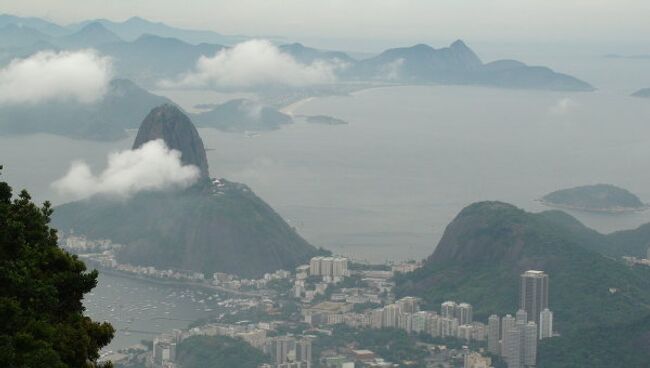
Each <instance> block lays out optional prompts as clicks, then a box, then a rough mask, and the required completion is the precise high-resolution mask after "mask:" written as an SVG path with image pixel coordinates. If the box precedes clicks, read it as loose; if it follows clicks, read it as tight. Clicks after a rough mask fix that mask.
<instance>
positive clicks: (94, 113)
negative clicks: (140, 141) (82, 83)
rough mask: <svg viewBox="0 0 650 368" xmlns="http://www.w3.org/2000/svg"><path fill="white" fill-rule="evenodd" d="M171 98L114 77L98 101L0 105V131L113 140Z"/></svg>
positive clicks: (136, 125) (124, 133)
mask: <svg viewBox="0 0 650 368" xmlns="http://www.w3.org/2000/svg"><path fill="white" fill-rule="evenodd" d="M170 102H171V101H170V100H168V99H167V98H165V97H161V96H157V95H154V94H152V93H149V92H147V91H146V90H144V89H142V88H140V87H138V86H137V85H136V84H135V83H133V82H131V81H129V80H125V79H114V80H112V81H111V83H110V85H109V89H108V92H107V93H106V95H105V96H104V97H103V98H102V99H101V100H99V101H97V102H95V103H90V104H85V103H80V102H72V101H69V102H49V103H39V104H35V105H32V104H27V105H25V104H18V105H7V106H2V108H0V134H5V135H11V134H31V133H51V134H58V135H64V136H68V137H72V138H83V139H91V140H113V139H120V138H124V137H126V129H134V128H137V127H138V124H140V122H141V121H142V119H144V117H145V116H146V115H147V114H148V113H149V111H151V109H152V108H154V107H155V106H158V105H160V104H164V103H170Z"/></svg>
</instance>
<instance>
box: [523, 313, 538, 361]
mask: <svg viewBox="0 0 650 368" xmlns="http://www.w3.org/2000/svg"><path fill="white" fill-rule="evenodd" d="M522 338H523V341H522V343H523V344H522V347H523V349H522V353H523V354H522V360H523V363H524V365H525V366H527V367H534V366H535V365H536V364H537V324H535V322H532V321H531V322H528V323H527V324H526V326H524V327H523V335H522Z"/></svg>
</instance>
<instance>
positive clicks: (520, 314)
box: [515, 309, 528, 325]
mask: <svg viewBox="0 0 650 368" xmlns="http://www.w3.org/2000/svg"><path fill="white" fill-rule="evenodd" d="M515 321H516V322H517V324H518V325H519V324H521V325H525V324H526V323H528V313H526V311H525V310H523V309H520V310H518V311H517V313H516V314H515Z"/></svg>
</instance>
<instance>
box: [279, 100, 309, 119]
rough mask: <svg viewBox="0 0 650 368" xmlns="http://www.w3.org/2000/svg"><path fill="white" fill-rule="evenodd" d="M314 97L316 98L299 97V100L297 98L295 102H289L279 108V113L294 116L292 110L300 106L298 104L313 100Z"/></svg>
mask: <svg viewBox="0 0 650 368" xmlns="http://www.w3.org/2000/svg"><path fill="white" fill-rule="evenodd" d="M315 98H316V96H311V97H305V98H303V99H300V100H298V101H296V102H293V103H290V104H289V105H287V106H285V107H283V108H281V109H280V110H279V111H280V112H281V113H284V114H287V115H291V116H294V112H295V110H296V109H298V108H300V106H302V105H304V104H306V103H308V102H309V101H312V100H314V99H315Z"/></svg>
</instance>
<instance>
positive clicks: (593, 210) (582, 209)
mask: <svg viewBox="0 0 650 368" xmlns="http://www.w3.org/2000/svg"><path fill="white" fill-rule="evenodd" d="M536 201H537V202H539V203H540V204H541V205H543V206H546V207H549V208H556V209H561V210H570V211H580V212H589V213H600V214H608V215H621V214H626V213H635V212H643V211H646V210H647V209H648V208H650V206H649V205H644V206H643V207H614V208H590V207H581V206H571V205H564V204H559V203H554V202H548V201H545V200H544V199H537V200H536Z"/></svg>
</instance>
